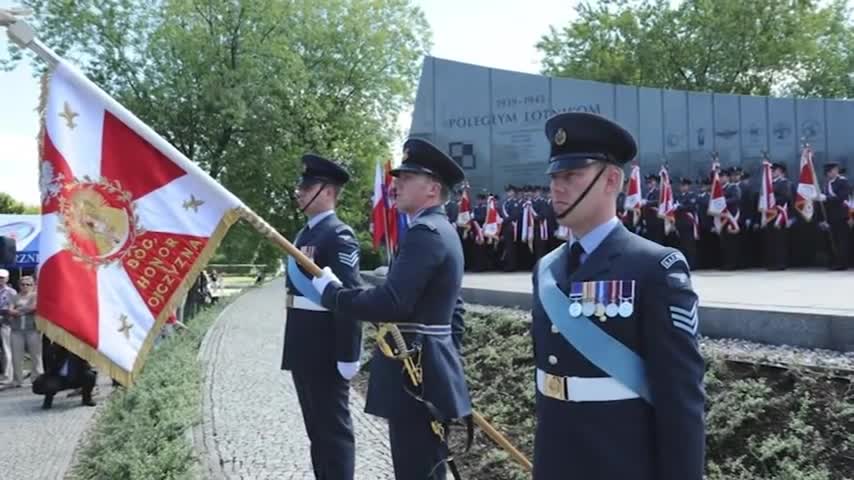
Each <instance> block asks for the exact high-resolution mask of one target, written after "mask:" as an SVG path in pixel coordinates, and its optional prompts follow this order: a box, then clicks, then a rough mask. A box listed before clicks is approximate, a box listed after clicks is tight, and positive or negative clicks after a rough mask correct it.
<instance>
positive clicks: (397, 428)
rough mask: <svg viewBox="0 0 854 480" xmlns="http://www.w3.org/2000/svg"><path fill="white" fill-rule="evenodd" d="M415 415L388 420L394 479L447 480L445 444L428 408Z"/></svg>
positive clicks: (421, 409) (419, 410)
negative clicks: (433, 424) (434, 429)
mask: <svg viewBox="0 0 854 480" xmlns="http://www.w3.org/2000/svg"><path fill="white" fill-rule="evenodd" d="M414 415H415V416H401V417H397V418H393V419H392V418H390V419H389V420H388V432H389V440H390V443H391V458H392V462H393V463H394V478H395V480H445V478H446V466H445V458H446V457H447V449H446V447H445V444H444V442H442V441H441V440H440V439H439V437H438V436H437V435H436V434H435V433H433V429H432V428H431V427H430V420H431V419H430V416H429V414H428V413H427V409H426V408H424V407H421V408H419V409H418V413H417V414H414Z"/></svg>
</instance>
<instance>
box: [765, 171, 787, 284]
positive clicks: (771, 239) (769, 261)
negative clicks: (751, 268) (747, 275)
mask: <svg viewBox="0 0 854 480" xmlns="http://www.w3.org/2000/svg"><path fill="white" fill-rule="evenodd" d="M771 169H772V171H773V185H772V187H773V189H774V202H775V203H776V204H777V206H779V207H781V208H783V209H785V210H786V211H787V215H788V207H789V205H791V204H792V185H791V183H790V182H789V179H787V178H786V165H785V164H782V163H773V164H771ZM757 203H758V200H757ZM758 215H761V213H760V214H758ZM784 218H785V217H778V219H775V221H773V222H771V223H769V224H768V225H766V226H765V231H764V232H762V233H763V240H764V245H763V246H764V247H765V248H764V249H763V250H764V251H765V252H764V253H765V258H764V260H765V267H766V268H767V269H768V270H785V269H786V266H787V265H788V262H789V226H788V225H787V223H788V222H786V221H784V220H783V219H784ZM757 221H759V220H757ZM759 222H760V225H761V221H759Z"/></svg>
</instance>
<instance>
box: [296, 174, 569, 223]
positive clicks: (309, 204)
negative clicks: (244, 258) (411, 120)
mask: <svg viewBox="0 0 854 480" xmlns="http://www.w3.org/2000/svg"><path fill="white" fill-rule="evenodd" d="M326 185H328V184H327V183H326V182H323V183H321V184H320V188H319V189H317V193H315V194H314V196H313V197H311V200H309V202H308V203H306V204H305V206H304V207H302V208H300V210H299V213H305V210H306V209H307V208H308V207H310V206H311V204H312V203H314V201H315V200H316V199H317V196H318V195H320V192H322V191H323V189H324V188H326ZM558 218H560V217H558Z"/></svg>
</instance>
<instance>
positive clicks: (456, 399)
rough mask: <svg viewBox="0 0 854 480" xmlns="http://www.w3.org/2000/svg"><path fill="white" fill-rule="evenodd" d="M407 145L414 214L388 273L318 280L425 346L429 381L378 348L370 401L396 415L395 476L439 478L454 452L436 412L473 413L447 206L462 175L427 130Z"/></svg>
mask: <svg viewBox="0 0 854 480" xmlns="http://www.w3.org/2000/svg"><path fill="white" fill-rule="evenodd" d="M403 151H404V155H403V163H402V164H401V165H400V167H398V168H397V169H395V170H393V171H392V175H394V176H395V177H396V179H395V184H396V186H397V206H398V208H399V209H400V210H401V211H402V212H405V213H406V214H408V215H409V216H410V218H411V222H410V224H409V231H408V233H407V234H406V237H405V238H404V240H403V242H402V243H401V245H400V253H399V254H398V256H397V258H396V259H395V261H394V263H392V265H391V268H390V269H389V272H388V277H387V278H386V282H385V283H384V284H383V285H380V286H378V287H376V288H371V289H367V290H360V289H353V288H347V287H346V286H342V285H341V282H339V281H338V279H337V278H336V275H335V274H334V273H333V271H332V270H330V269H328V268H326V269H324V273H323V275H322V276H321V277H317V278H315V279H313V280H312V282H313V284H314V286H315V289H316V291H317V292H320V293H321V294H322V303H323V305H324V306H325V307H326V308H329V309H330V310H332V311H334V312H335V313H336V315H341V316H342V317H345V318H350V319H354V320H355V319H357V318H358V319H361V320H363V321H369V322H391V323H395V324H396V325H397V326H398V327H399V328H400V330H401V332H402V333H403V335H404V338H405V339H406V341H407V344H408V347H409V348H414V349H417V350H418V351H419V352H420V353H418V354H416V355H415V356H414V358H420V362H421V368H422V372H423V373H422V375H423V388H416V387H415V386H413V385H412V383H411V382H410V380H409V377H408V376H407V374H406V373H405V372H404V371H403V368H402V365H401V362H400V361H399V360H396V359H392V358H389V357H386V356H384V355H382V354H381V353H380V352H379V351H375V352H374V357H373V359H372V360H371V379H370V383H369V385H368V394H367V399H366V406H365V411H366V412H368V413H370V414H373V415H377V416H380V417H383V418H387V419H388V426H389V438H390V440H391V453H392V460H393V463H394V472H395V478H398V479H400V480H423V479H433V480H438V479H444V478H446V465H445V464H446V459H447V458H448V455H449V452H448V448H447V444H446V442H445V441H444V439H443V438H440V436H439V435H438V434H437V433H435V432H434V430H433V422H434V421H437V422H438V423H439V424H441V425H447V424H449V423H450V422H453V421H455V420H458V419H462V418H470V415H471V401H470V399H469V393H468V387H467V386H466V381H465V376H464V374H463V366H462V361H461V358H460V352H459V348H460V342H461V339H462V334H463V318H462V313H463V310H462V303H461V301H460V300H459V295H460V286H461V284H462V278H463V251H462V247H461V245H460V241H459V237H457V234H456V232H455V231H454V228H453V226H452V225H451V224H450V223H448V220H447V218H446V217H445V211H444V209H443V208H442V204H443V203H444V201H445V199H446V198H447V196H448V190H449V189H451V188H453V186H454V185H455V184H457V183H460V182H462V181H463V179H464V175H463V171H462V169H461V168H460V167H459V165H457V164H456V162H454V161H453V160H452V159H451V158H450V157H448V156H447V155H445V154H444V153H443V152H442V151H440V150H439V149H437V148H436V147H435V146H433V145H432V144H430V143H429V142H426V141H424V140H421V139H417V138H411V139H409V140H407V141H406V143H405V144H404V146H403ZM470 426H471V423H470V422H469V427H470ZM446 430H447V428H446ZM452 468H453V466H452Z"/></svg>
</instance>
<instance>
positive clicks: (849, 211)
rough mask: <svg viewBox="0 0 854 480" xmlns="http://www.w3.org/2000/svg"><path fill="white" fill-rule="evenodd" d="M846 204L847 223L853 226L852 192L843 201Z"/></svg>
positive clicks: (853, 195) (853, 202) (853, 196)
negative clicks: (845, 200) (846, 199)
mask: <svg viewBox="0 0 854 480" xmlns="http://www.w3.org/2000/svg"><path fill="white" fill-rule="evenodd" d="M845 203H846V204H847V205H848V225H850V226H852V227H854V193H852V194H851V195H850V196H849V197H848V201H847V202H845Z"/></svg>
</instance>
